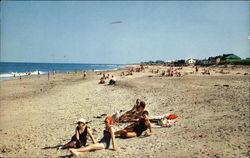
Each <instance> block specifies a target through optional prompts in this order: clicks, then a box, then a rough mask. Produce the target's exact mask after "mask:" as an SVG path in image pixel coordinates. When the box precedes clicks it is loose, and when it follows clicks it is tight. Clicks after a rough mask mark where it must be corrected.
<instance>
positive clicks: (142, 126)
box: [115, 111, 152, 138]
mask: <svg viewBox="0 0 250 158" xmlns="http://www.w3.org/2000/svg"><path fill="white" fill-rule="evenodd" d="M147 129H149V131H147V132H146V133H145V135H147V136H149V135H151V134H152V128H151V124H150V121H149V119H148V112H147V111H144V112H143V113H142V116H141V118H140V119H139V121H137V122H135V123H133V124H131V125H129V126H127V127H126V128H125V129H123V130H120V131H116V132H115V135H121V136H122V137H124V138H132V137H139V136H141V135H142V133H143V132H144V131H146V130H147Z"/></svg>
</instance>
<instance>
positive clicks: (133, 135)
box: [124, 132, 137, 138]
mask: <svg viewBox="0 0 250 158" xmlns="http://www.w3.org/2000/svg"><path fill="white" fill-rule="evenodd" d="M124 136H125V137H126V138H133V137H136V136H137V135H136V133H135V132H128V133H126V134H125V135H124Z"/></svg>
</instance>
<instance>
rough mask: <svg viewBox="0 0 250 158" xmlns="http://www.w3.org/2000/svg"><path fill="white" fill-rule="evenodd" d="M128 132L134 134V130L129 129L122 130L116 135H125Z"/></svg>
mask: <svg viewBox="0 0 250 158" xmlns="http://www.w3.org/2000/svg"><path fill="white" fill-rule="evenodd" d="M128 132H134V130H133V128H128V129H123V130H120V131H116V132H115V135H124V134H126V133H128Z"/></svg>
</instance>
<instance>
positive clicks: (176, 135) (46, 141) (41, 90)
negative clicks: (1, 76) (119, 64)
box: [0, 65, 250, 158]
mask: <svg viewBox="0 0 250 158" xmlns="http://www.w3.org/2000/svg"><path fill="white" fill-rule="evenodd" d="M134 67H136V65H134ZM151 69H153V70H156V69H159V70H160V72H161V70H166V67H164V66H149V67H148V68H146V71H145V72H138V73H134V74H133V76H120V74H121V72H122V71H125V70H118V71H108V72H106V73H109V74H113V75H115V77H116V79H117V80H118V82H117V84H116V85H114V86H107V85H106V84H98V82H99V79H100V77H101V75H97V74H96V73H95V72H88V73H87V77H86V79H84V80H83V79H82V78H83V74H82V73H70V74H66V73H62V74H56V75H55V76H54V77H53V76H50V80H49V81H48V78H47V76H46V75H45V76H41V77H40V78H39V77H30V78H23V79H22V80H19V79H13V80H8V81H1V84H0V86H1V87H0V92H1V98H0V99H1V106H0V108H1V109H0V116H1V117H0V118H1V119H0V138H1V142H0V156H1V157H58V156H66V155H69V152H68V151H67V150H56V149H55V148H54V147H55V146H57V145H60V144H64V143H67V142H68V141H69V140H70V138H71V136H72V135H73V134H74V130H75V124H74V122H75V121H76V120H77V119H79V118H81V117H83V118H85V119H86V120H87V121H91V122H90V123H89V124H88V126H90V127H91V129H92V131H93V134H94V137H95V139H96V140H98V139H100V138H101V137H102V130H103V129H104V123H103V121H104V120H103V119H102V118H96V116H99V115H101V114H104V113H105V114H107V115H112V114H114V113H115V112H116V111H119V110H124V111H126V110H129V109H131V108H132V106H133V105H134V103H135V100H136V99H137V98H140V99H142V100H143V101H145V102H146V104H147V107H148V109H149V110H150V115H162V114H166V113H172V114H177V115H178V116H179V118H177V123H176V124H175V125H174V126H172V127H170V128H153V135H152V136H150V137H145V138H131V139H120V138H117V139H116V142H117V145H118V150H117V151H113V150H101V151H94V152H89V153H84V154H83V155H81V156H80V157H99V158H101V157H102V158H105V157H116V158H118V157H138V158H142V157H155V158H165V157H197V158H198V157H216V158H218V157H223V158H224V157H226V158H231V157H235V158H239V157H248V156H249V140H250V139H249V118H250V117H249V70H250V67H249V66H214V67H210V73H211V74H210V75H202V74H201V73H200V71H201V70H202V68H200V70H199V72H198V73H193V71H194V68H193V67H184V68H183V69H182V70H179V71H180V72H182V74H185V75H184V76H182V77H160V73H151V72H150V71H151ZM222 69H223V72H227V73H219V72H220V71H221V70H222ZM246 73H247V74H246ZM125 125H126V124H117V125H115V126H114V129H115V130H119V129H122V128H123V127H125ZM88 142H89V143H91V141H88Z"/></svg>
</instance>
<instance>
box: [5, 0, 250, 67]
mask: <svg viewBox="0 0 250 158" xmlns="http://www.w3.org/2000/svg"><path fill="white" fill-rule="evenodd" d="M249 35H250V34H249V2H248V1H241V2H236V1H205V2H204V1H203V2H202V1H186V2H185V1H154V2H153V1H137V2H133V1H21V2H20V1H19V2H18V1H1V56H0V57H1V58H0V59H1V62H44V63H104V64H130V63H139V62H142V61H150V60H152V61H155V60H164V61H165V60H176V59H189V58H195V59H205V58H208V57H210V56H217V55H222V54H223V53H224V54H227V53H234V54H236V55H238V56H239V57H241V58H247V57H249V41H250V40H249V39H248V36H249Z"/></svg>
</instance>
